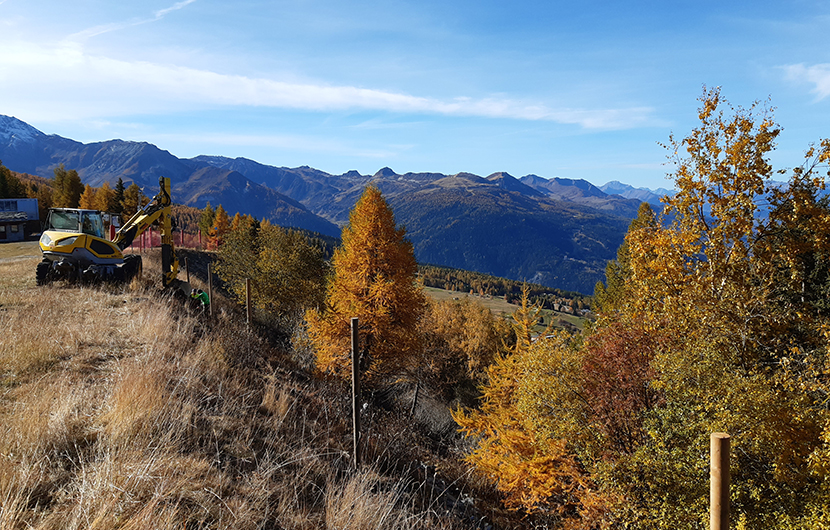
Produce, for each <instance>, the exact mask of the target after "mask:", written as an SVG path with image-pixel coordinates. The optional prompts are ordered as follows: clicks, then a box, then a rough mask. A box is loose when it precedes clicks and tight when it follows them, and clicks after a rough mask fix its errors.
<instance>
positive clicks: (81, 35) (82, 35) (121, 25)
mask: <svg viewBox="0 0 830 530" xmlns="http://www.w3.org/2000/svg"><path fill="white" fill-rule="evenodd" d="M3 1H4V0H0V3H2V2H3ZM195 1H196V0H184V1H182V2H178V3H176V4H174V5H172V6H170V7H167V8H165V9H159V10H158V11H155V12H153V16H152V18H143V19H140V18H137V19H133V20H129V21H126V22H112V23H110V24H102V25H100V26H93V27H91V28H87V29H85V30H82V31H79V32H77V33H73V34H72V35H70V36H69V37H67V39H66V40H67V41H68V42H75V41H84V40H86V39H89V38H92V37H96V36H98V35H103V34H104V33H110V32H113V31H118V30H122V29H126V28H130V27H133V26H140V25H141V24H147V23H149V22H155V21H157V20H161V19H162V18H164V17H165V16H167V15H168V14H169V13H171V12H173V11H178V10H179V9H182V8H184V7H186V6H188V5H190V4H192V3H193V2H195Z"/></svg>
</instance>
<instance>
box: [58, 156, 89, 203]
mask: <svg viewBox="0 0 830 530" xmlns="http://www.w3.org/2000/svg"><path fill="white" fill-rule="evenodd" d="M54 174H55V176H54V179H53V180H52V186H53V189H54V192H53V195H52V204H53V206H54V207H55V208H77V207H78V203H79V201H80V198H81V194H82V193H83V192H84V185H83V184H82V183H81V177H79V176H78V172H77V171H75V170H74V169H71V170H67V169H66V168H65V167H63V164H61V165H59V166H58V167H56V168H55V169H54Z"/></svg>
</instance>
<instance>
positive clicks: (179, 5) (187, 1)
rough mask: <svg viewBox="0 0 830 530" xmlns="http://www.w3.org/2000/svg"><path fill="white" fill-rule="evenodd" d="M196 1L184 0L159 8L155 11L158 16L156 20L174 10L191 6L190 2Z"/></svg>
mask: <svg viewBox="0 0 830 530" xmlns="http://www.w3.org/2000/svg"><path fill="white" fill-rule="evenodd" d="M195 1H196V0H184V1H183V2H178V3H176V4H174V5H172V6H170V7H168V8H165V9H159V10H158V11H156V12H155V13H154V14H155V16H156V20H158V19H160V18H162V17H163V16H165V15H166V14H168V13H170V12H172V11H178V10H179V9H182V8H183V7H186V6H189V5H190V4H192V3H193V2H195Z"/></svg>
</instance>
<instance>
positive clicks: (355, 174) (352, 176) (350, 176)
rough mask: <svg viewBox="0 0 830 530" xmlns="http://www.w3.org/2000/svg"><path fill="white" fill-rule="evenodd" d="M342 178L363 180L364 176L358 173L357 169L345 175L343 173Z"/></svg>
mask: <svg viewBox="0 0 830 530" xmlns="http://www.w3.org/2000/svg"><path fill="white" fill-rule="evenodd" d="M385 169H389V168H385ZM381 171H382V170H381ZM390 171H392V170H391V169H390ZM341 176H343V177H346V178H347V179H357V178H361V177H362V176H363V175H361V174H360V172H359V171H357V170H356V169H351V170H349V171H346V172H345V173H343V175H341Z"/></svg>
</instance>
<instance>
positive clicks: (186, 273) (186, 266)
mask: <svg viewBox="0 0 830 530" xmlns="http://www.w3.org/2000/svg"><path fill="white" fill-rule="evenodd" d="M184 272H185V275H186V276H187V284H188V285H190V263H188V262H187V258H184ZM208 296H210V295H208Z"/></svg>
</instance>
